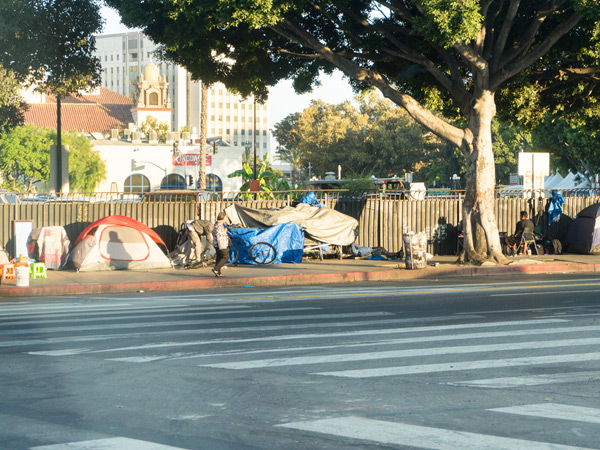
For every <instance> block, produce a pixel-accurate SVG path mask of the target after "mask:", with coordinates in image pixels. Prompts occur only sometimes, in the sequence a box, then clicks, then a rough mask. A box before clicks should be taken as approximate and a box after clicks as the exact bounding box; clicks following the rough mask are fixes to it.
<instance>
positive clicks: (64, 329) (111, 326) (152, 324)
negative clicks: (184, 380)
mask: <svg viewBox="0 0 600 450" xmlns="http://www.w3.org/2000/svg"><path fill="white" fill-rule="evenodd" d="M392 315H393V313H388V312H372V313H347V314H312V315H290V316H268V317H236V318H232V319H227V318H223V319H206V320H173V321H164V322H158V321H157V322H130V323H112V324H103V325H82V326H78V325H73V326H64V327H46V328H39V329H33V330H32V329H28V330H27V333H28V334H36V333H57V332H73V331H97V330H112V329H122V328H136V329H137V328H160V327H169V326H185V325H212V324H215V323H238V322H240V323H253V322H280V321H283V320H287V321H296V322H297V321H300V320H332V319H353V318H359V317H389V316H392ZM327 325H328V326H331V324H330V323H328V324H327ZM304 326H308V325H304ZM2 334H3V335H7V334H23V330H22V329H19V330H3V331H2Z"/></svg>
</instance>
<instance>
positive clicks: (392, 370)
mask: <svg viewBox="0 0 600 450" xmlns="http://www.w3.org/2000/svg"><path fill="white" fill-rule="evenodd" d="M598 360H600V353H579V354H572V355H551V356H530V357H524V358H506V359H490V360H478V361H464V362H457V361H453V362H447V363H442V364H422V365H413V366H400V367H382V368H377V369H357V370H339V371H333V372H317V373H314V374H313V375H325V376H331V377H344V378H371V377H389V376H395V375H413V374H417V373H434V372H456V371H460V370H477V369H492V368H498V367H517V366H533V365H536V364H558V363H565V362H582V361H598Z"/></svg>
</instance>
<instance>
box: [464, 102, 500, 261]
mask: <svg viewBox="0 0 600 450" xmlns="http://www.w3.org/2000/svg"><path fill="white" fill-rule="evenodd" d="M495 112H496V106H495V102H494V94H493V93H491V92H489V91H484V92H483V94H482V95H481V96H479V98H476V99H475V101H474V107H473V111H472V114H471V116H470V120H469V126H468V129H467V130H466V131H467V132H466V133H465V140H464V142H463V145H462V148H461V150H462V151H463V153H464V154H465V157H466V159H467V173H466V178H467V186H466V195H465V200H464V203H463V224H462V225H463V231H464V235H465V240H464V250H463V253H462V254H461V255H460V257H459V260H461V261H468V262H475V263H479V262H483V261H485V260H488V259H492V260H495V261H498V262H500V261H503V260H504V259H505V258H504V256H503V254H502V246H501V244H500V236H499V234H498V226H497V225H496V217H495V213H494V204H495V199H494V197H495V184H496V174H495V165H494V152H493V148H492V130H491V125H492V119H493V117H494V114H495Z"/></svg>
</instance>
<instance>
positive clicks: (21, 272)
mask: <svg viewBox="0 0 600 450" xmlns="http://www.w3.org/2000/svg"><path fill="white" fill-rule="evenodd" d="M15 279H16V284H17V287H27V286H29V267H27V266H26V265H24V266H16V267H15Z"/></svg>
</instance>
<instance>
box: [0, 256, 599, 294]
mask: <svg viewBox="0 0 600 450" xmlns="http://www.w3.org/2000/svg"><path fill="white" fill-rule="evenodd" d="M593 272H600V264H580V263H569V264H566V263H565V264H531V265H522V266H502V267H466V266H463V267H451V268H443V267H442V268H435V269H434V268H427V269H424V270H403V269H400V270H398V269H392V270H379V271H369V272H338V273H320V274H311V275H276V276H264V277H238V278H235V277H232V278H212V279H211V278H202V279H193V280H184V281H182V280H176V281H151V282H131V283H114V284H70V285H60V286H37V287H31V286H30V287H16V286H4V287H1V286H0V299H2V298H15V297H50V296H75V295H90V294H92V295H93V294H119V293H133V292H140V291H144V292H166V291H182V290H194V289H223V288H240V287H248V286H251V287H257V286H294V285H295V286H298V285H305V286H308V285H320V284H335V283H360V282H370V281H409V280H411V281H412V280H418V279H438V278H451V277H475V276H493V275H503V274H510V275H519V274H523V275H524V274H545V273H548V274H550V273H593Z"/></svg>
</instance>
